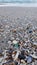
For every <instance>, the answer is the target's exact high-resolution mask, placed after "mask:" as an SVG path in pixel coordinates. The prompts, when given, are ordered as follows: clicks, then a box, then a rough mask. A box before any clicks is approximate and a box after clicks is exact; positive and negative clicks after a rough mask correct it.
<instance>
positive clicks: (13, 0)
mask: <svg viewBox="0 0 37 65" xmlns="http://www.w3.org/2000/svg"><path fill="white" fill-rule="evenodd" d="M0 3H37V0H0Z"/></svg>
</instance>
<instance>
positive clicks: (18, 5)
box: [0, 3, 37, 7]
mask: <svg viewBox="0 0 37 65" xmlns="http://www.w3.org/2000/svg"><path fill="white" fill-rule="evenodd" d="M6 6H7V7H8V6H9V7H12V6H14V7H15V6H16V7H37V3H32V4H29V3H28V4H26V3H24V4H19V3H16V4H15V3H0V7H6Z"/></svg>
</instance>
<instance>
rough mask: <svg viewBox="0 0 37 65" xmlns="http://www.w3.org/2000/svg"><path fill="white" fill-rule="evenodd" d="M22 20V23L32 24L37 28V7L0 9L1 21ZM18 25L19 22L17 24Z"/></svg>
mask: <svg viewBox="0 0 37 65" xmlns="http://www.w3.org/2000/svg"><path fill="white" fill-rule="evenodd" d="M17 18H19V19H22V22H23V23H24V22H32V23H33V24H34V26H37V7H0V20H1V19H10V20H11V21H12V20H14V19H15V20H16V19H17ZM17 23H18V22H17Z"/></svg>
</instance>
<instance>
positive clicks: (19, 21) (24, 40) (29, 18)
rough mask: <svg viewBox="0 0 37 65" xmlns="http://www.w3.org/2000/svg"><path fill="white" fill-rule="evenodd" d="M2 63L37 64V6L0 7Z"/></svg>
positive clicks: (3, 64) (0, 61)
mask: <svg viewBox="0 0 37 65" xmlns="http://www.w3.org/2000/svg"><path fill="white" fill-rule="evenodd" d="M23 53H24V54H23ZM6 55H8V57H6ZM5 60H6V61H5ZM18 60H19V61H18ZM7 61H8V62H7ZM0 65H37V7H17V6H16V7H15V6H14V7H13V6H11V7H10V6H8V7H0Z"/></svg>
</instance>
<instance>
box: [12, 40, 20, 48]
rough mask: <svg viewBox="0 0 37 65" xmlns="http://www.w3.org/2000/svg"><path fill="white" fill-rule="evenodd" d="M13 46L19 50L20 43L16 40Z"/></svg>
mask: <svg viewBox="0 0 37 65" xmlns="http://www.w3.org/2000/svg"><path fill="white" fill-rule="evenodd" d="M13 45H14V47H15V48H18V46H19V44H18V41H16V40H14V41H13Z"/></svg>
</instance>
